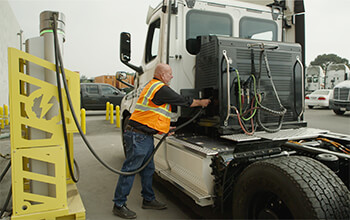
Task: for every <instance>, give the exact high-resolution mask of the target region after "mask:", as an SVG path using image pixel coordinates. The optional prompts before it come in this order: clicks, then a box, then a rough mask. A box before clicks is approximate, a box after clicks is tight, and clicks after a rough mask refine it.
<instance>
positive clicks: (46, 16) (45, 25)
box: [28, 11, 65, 196]
mask: <svg viewBox="0 0 350 220" xmlns="http://www.w3.org/2000/svg"><path fill="white" fill-rule="evenodd" d="M55 13H57V14H58V24H57V27H58V38H59V44H60V46H61V48H60V49H61V51H63V50H62V49H63V42H64V27H65V23H64V22H65V16H64V14H63V13H59V12H53V11H44V12H42V13H40V37H39V38H35V39H33V40H32V41H29V44H32V45H30V46H31V48H32V50H33V52H34V53H32V52H31V51H30V53H31V54H33V55H35V56H38V57H41V58H43V59H45V60H47V61H49V62H52V63H55V50H54V36H53V31H52V22H53V14H55ZM34 68H36V69H34ZM28 75H30V76H33V77H35V78H38V79H41V80H43V81H46V82H48V83H50V84H52V85H55V86H56V85H57V82H56V73H55V72H54V71H51V70H47V69H44V68H38V67H35V65H32V66H29V68H28ZM36 89H37V88H35V86H31V85H29V93H31V92H34V91H35V90H36ZM57 101H58V100H57ZM58 107H59V105H52V106H51V109H50V110H48V112H47V113H46V112H45V113H44V112H42V109H41V107H40V106H39V105H38V106H37V108H36V109H35V107H34V106H33V111H34V112H36V113H37V115H39V117H40V118H43V117H44V118H46V119H50V118H52V117H54V116H56V115H57V114H59V108H58ZM43 114H44V115H43ZM62 120H64V119H62ZM46 138H47V134H46V133H45V132H42V131H38V130H35V129H30V131H29V139H46ZM30 163H31V171H32V172H34V173H42V174H46V175H50V176H53V175H54V174H55V170H54V167H53V166H52V165H50V164H48V163H46V162H43V161H39V160H31V161H30ZM31 191H32V192H33V193H34V194H40V195H47V196H55V195H56V193H57V192H56V190H55V187H54V186H52V185H49V184H46V183H42V182H33V183H32V184H31Z"/></svg>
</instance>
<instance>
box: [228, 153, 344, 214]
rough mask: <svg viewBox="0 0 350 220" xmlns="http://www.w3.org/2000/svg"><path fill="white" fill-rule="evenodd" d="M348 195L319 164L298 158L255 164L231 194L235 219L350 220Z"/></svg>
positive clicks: (270, 160)
mask: <svg viewBox="0 0 350 220" xmlns="http://www.w3.org/2000/svg"><path fill="white" fill-rule="evenodd" d="M349 201H350V193H349V191H348V189H347V188H346V186H345V185H344V183H343V182H342V181H341V180H340V179H339V177H338V176H337V175H336V174H335V173H334V172H332V171H331V170H330V169H329V168H328V167H326V166H325V165H323V164H321V163H320V162H318V161H316V160H314V159H311V158H308V157H301V156H292V157H280V158H275V159H268V160H264V161H258V162H255V163H253V164H251V165H250V166H248V167H247V168H246V169H245V170H244V171H243V172H242V173H241V175H240V176H239V178H238V181H237V184H236V185H235V188H234V190H233V207H232V208H233V217H234V218H237V219H257V218H260V219H261V218H265V219H266V218H268V219H282V218H284V219H286V218H287V219H349V217H350V214H349V212H350V210H349V209H350V202H349Z"/></svg>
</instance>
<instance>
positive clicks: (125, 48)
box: [120, 32, 131, 62]
mask: <svg viewBox="0 0 350 220" xmlns="http://www.w3.org/2000/svg"><path fill="white" fill-rule="evenodd" d="M130 37H131V35H130V33H126V32H122V33H121V34H120V60H121V61H122V62H129V61H130V60H131V58H130V54H131V53H130Z"/></svg>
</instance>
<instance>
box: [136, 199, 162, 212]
mask: <svg viewBox="0 0 350 220" xmlns="http://www.w3.org/2000/svg"><path fill="white" fill-rule="evenodd" d="M142 208H143V209H157V210H160V209H166V208H167V206H166V204H165V203H162V202H159V201H157V200H156V199H155V200H152V201H147V200H145V199H143V202H142Z"/></svg>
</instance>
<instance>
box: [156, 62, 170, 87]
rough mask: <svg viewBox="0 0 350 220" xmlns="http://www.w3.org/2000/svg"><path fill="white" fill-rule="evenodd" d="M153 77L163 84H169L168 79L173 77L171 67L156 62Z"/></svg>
mask: <svg viewBox="0 0 350 220" xmlns="http://www.w3.org/2000/svg"><path fill="white" fill-rule="evenodd" d="M154 77H155V78H157V79H159V80H160V81H162V82H163V83H165V84H169V82H170V80H171V79H172V78H173V72H172V70H171V67H170V66H169V65H168V64H165V63H160V64H158V65H157V66H156V69H155V71H154Z"/></svg>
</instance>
